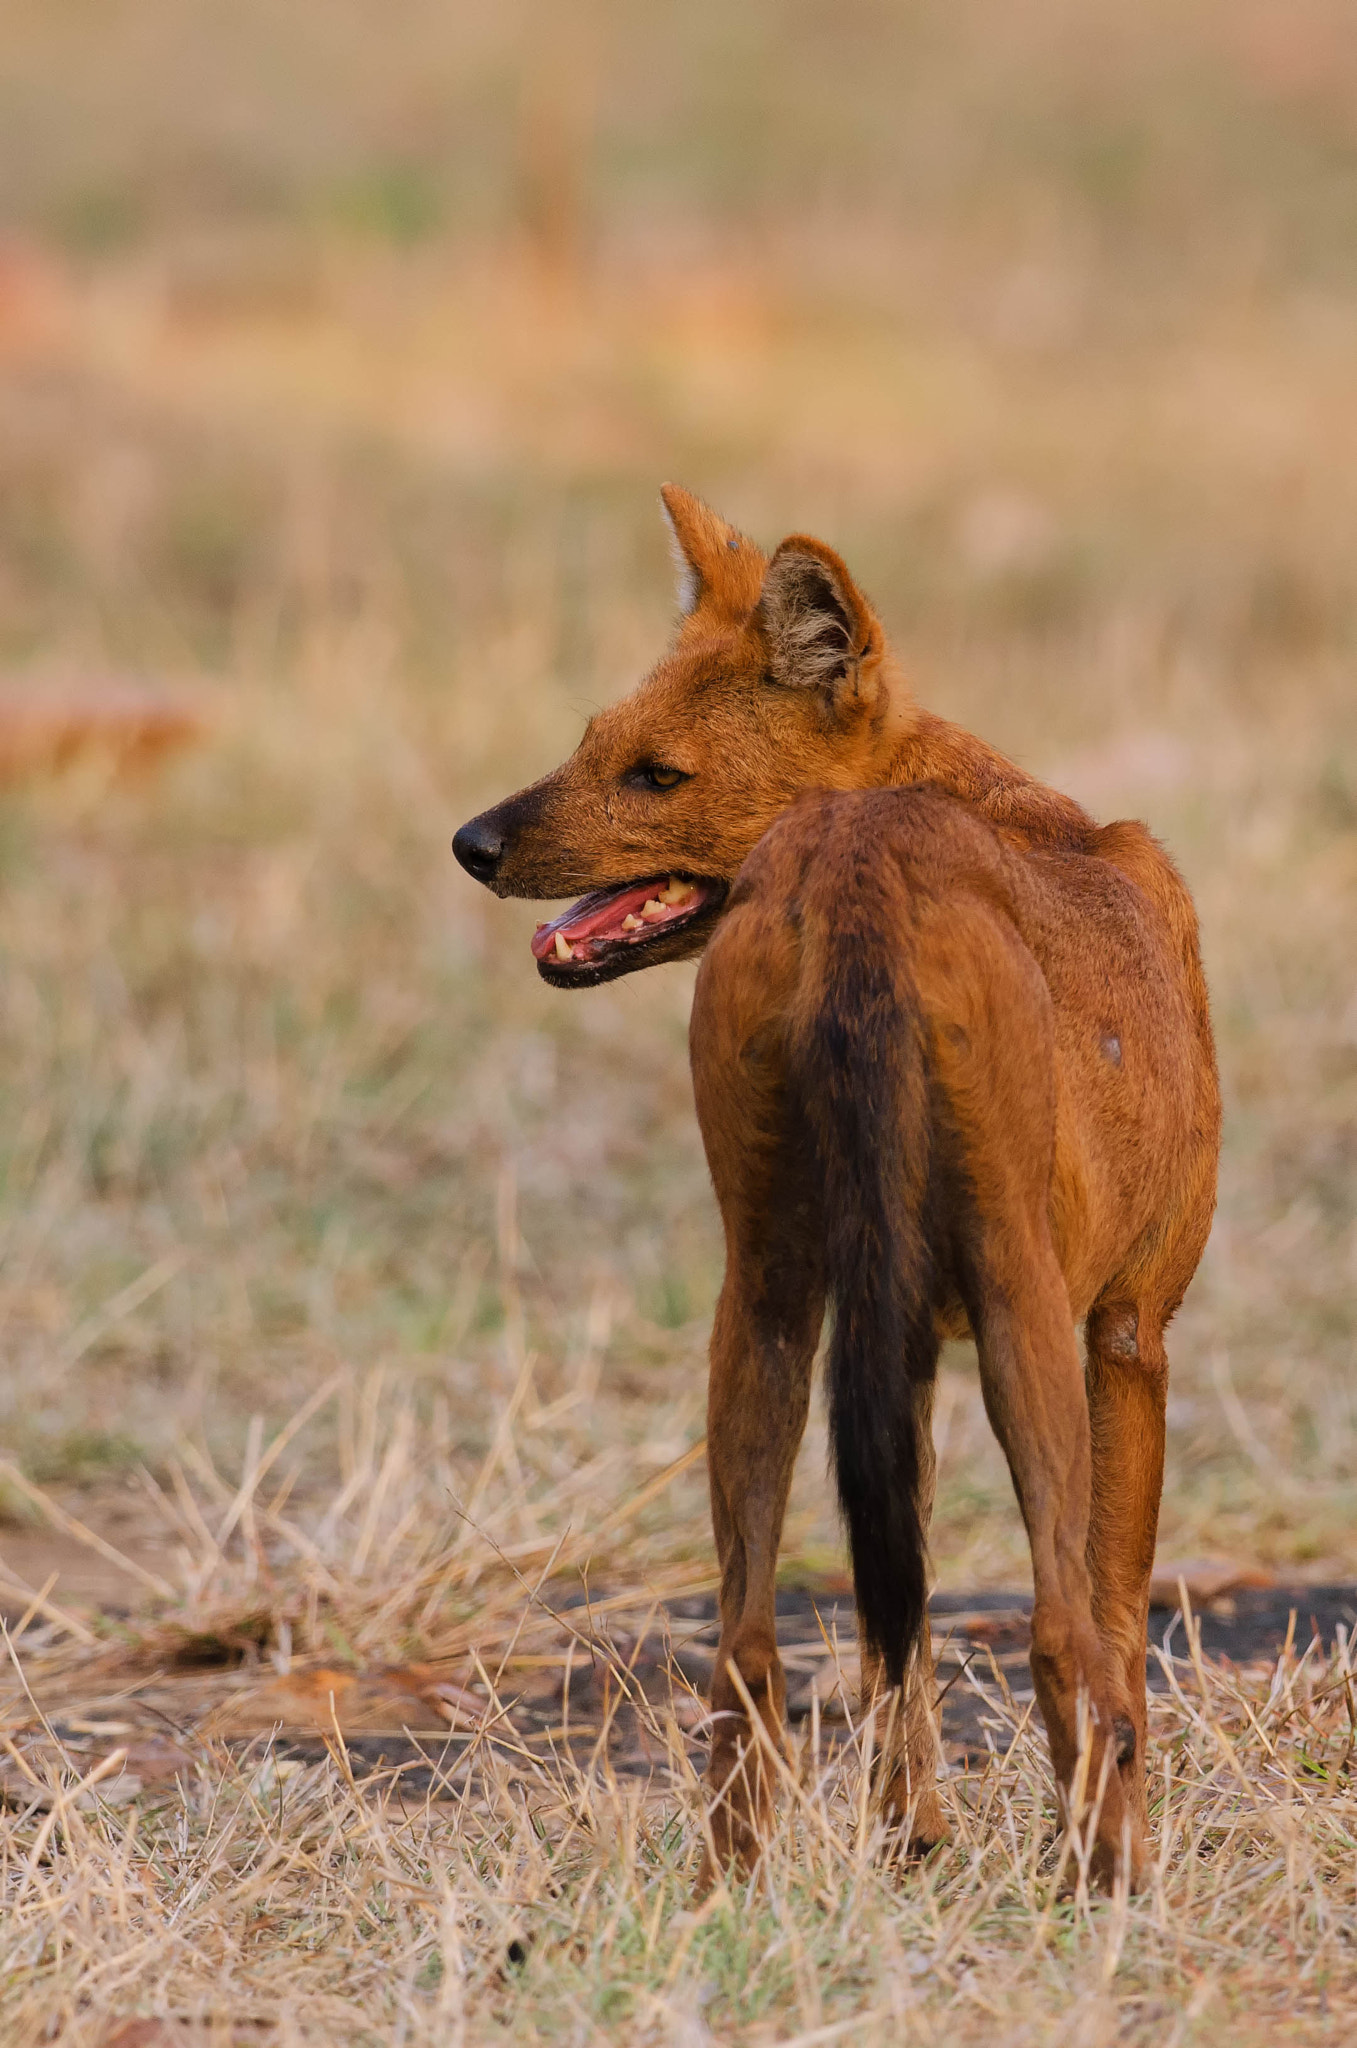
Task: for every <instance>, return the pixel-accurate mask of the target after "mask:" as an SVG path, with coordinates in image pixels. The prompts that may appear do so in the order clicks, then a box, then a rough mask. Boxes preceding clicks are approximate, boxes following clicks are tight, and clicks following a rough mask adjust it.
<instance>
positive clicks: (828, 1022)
mask: <svg viewBox="0 0 1357 2048" xmlns="http://www.w3.org/2000/svg"><path fill="white" fill-rule="evenodd" d="M873 894H875V892H874V891H872V890H871V889H870V888H868V890H867V891H866V892H865V895H859V894H858V892H854V899H855V900H854V902H853V911H852V913H851V914H850V922H849V923H848V924H846V925H845V924H843V923H840V924H839V925H838V926H837V928H836V929H834V930H832V931H827V932H824V933H823V936H822V938H821V943H820V944H819V945H816V946H812V947H810V948H808V949H807V962H806V964H807V966H808V967H809V968H811V978H812V986H811V987H810V988H806V987H805V985H804V984H803V991H804V996H808V997H809V1001H808V1002H807V1003H806V1006H805V1008H804V1009H803V1010H802V1012H801V1018H800V1024H799V1029H798V1030H797V1031H796V1032H795V1033H794V1062H795V1064H794V1072H795V1074H796V1079H797V1082H798V1083H799V1088H798V1092H799V1093H800V1095H801V1097H802V1103H803V1108H804V1113H805V1116H806V1119H807V1122H808V1124H809V1127H810V1130H811V1133H812V1138H813V1144H814V1154H815V1165H816V1167H817V1168H818V1183H819V1195H820V1200H821V1204H822V1215H823V1230H824V1245H825V1269H826V1277H827V1285H828V1292H829V1298H830V1302H831V1304H832V1306H833V1311H834V1327H833V1335H832V1338H831V1342H830V1348H829V1365H828V1393H829V1432H830V1445H831V1454H832V1457H833V1461H834V1471H835V1477H836V1480H837V1483H838V1491H839V1500H840V1503H841V1506H842V1510H843V1517H844V1521H845V1523H846V1524H847V1529H848V1540H849V1546H850V1549H851V1552H852V1559H853V1579H854V1583H855V1586H856V1589H857V1602H858V1614H859V1617H860V1619H861V1621H862V1624H863V1628H864V1630H865V1633H866V1636H867V1640H868V1641H869V1643H871V1644H872V1646H873V1647H874V1648H875V1649H876V1650H877V1651H878V1652H879V1653H880V1655H881V1658H882V1661H883V1663H884V1665H885V1669H886V1674H887V1678H888V1680H889V1682H890V1683H891V1684H892V1685H899V1684H901V1683H902V1682H903V1678H904V1671H905V1665H906V1662H907V1661H908V1658H909V1653H910V1650H911V1648H912V1646H913V1643H914V1641H915V1638H916V1636H917V1634H918V1631H919V1626H920V1624H921V1622H922V1620H923V1613H924V1603H925V1600H926V1598H927V1590H928V1589H927V1583H926V1577H925V1569H926V1567H925V1540H926V1539H925V1532H924V1530H923V1528H922V1526H921V1524H920V1518H919V1507H918V1490H919V1444H918V1439H917V1434H916V1424H915V1415H914V1390H915V1388H916V1386H918V1385H919V1384H920V1383H922V1382H926V1381H927V1380H928V1379H930V1378H931V1377H932V1374H933V1372H934V1370H935V1368H936V1364H937V1355H938V1344H937V1339H936V1337H935V1335H934V1330H933V1313H932V1294H933V1287H932V1266H933V1260H932V1255H931V1252H930V1248H929V1244H928V1241H927V1237H926V1235H925V1228H924V1223H925V1218H924V1204H925V1199H926V1191H927V1188H928V1182H929V1166H930V1157H929V1152H930V1127H929V1115H928V1076H927V1070H926V1066H925V1058H924V1040H923V1025H922V1020H921V1018H920V1016H919V1010H918V1003H917V999H916V996H915V992H914V988H913V983H912V980H911V977H910V975H909V971H908V965H907V961H906V960H905V959H904V958H903V957H901V956H900V955H899V954H896V955H892V952H891V950H890V947H889V944H888V941H887V936H886V935H887V934H888V933H890V932H891V931H892V928H893V926H894V927H895V928H896V929H897V930H898V918H899V912H898V907H896V908H895V914H894V917H892V915H891V914H890V910H889V909H888V908H887V906H886V905H884V904H882V905H879V906H875V905H873V904H872V902H871V901H870V898H871V896H872V895H873ZM841 908H842V906H841ZM816 954H818V955H819V956H820V957H819V959H818V961H815V960H814V956H815V955H816ZM812 963H814V964H812Z"/></svg>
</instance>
